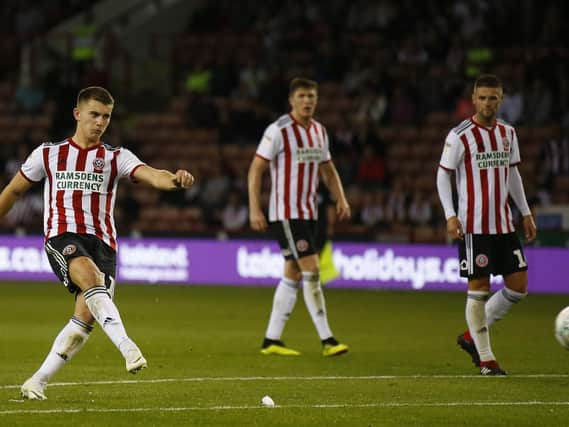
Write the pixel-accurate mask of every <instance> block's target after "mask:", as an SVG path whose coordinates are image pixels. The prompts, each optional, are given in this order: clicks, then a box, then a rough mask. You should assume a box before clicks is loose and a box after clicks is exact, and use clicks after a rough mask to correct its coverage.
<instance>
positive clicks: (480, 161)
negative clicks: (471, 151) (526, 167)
mask: <svg viewBox="0 0 569 427" xmlns="http://www.w3.org/2000/svg"><path fill="white" fill-rule="evenodd" d="M474 159H475V160H476V166H478V169H490V168H504V167H508V166H509V165H510V153H509V152H507V151H488V152H484V153H476V154H475V156H474Z"/></svg>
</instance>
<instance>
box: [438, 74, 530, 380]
mask: <svg viewBox="0 0 569 427" xmlns="http://www.w3.org/2000/svg"><path fill="white" fill-rule="evenodd" d="M502 98H503V90H502V83H501V82H500V80H499V79H498V78H497V77H496V76H494V75H491V74H485V75H481V76H480V77H479V78H478V79H477V80H476V82H475V84H474V93H473V94H472V102H473V103H474V106H475V108H476V114H475V115H474V116H473V117H471V118H470V119H467V120H464V121H463V122H462V123H461V124H459V125H458V126H457V127H455V128H454V129H452V130H451V131H450V132H449V134H448V136H447V138H446V141H445V146H444V150H443V154H442V157H441V161H440V165H439V166H440V167H439V169H438V173H437V189H438V193H439V197H440V199H441V203H442V205H443V208H444V211H445V217H446V219H447V232H448V235H449V237H450V238H451V239H458V241H459V246H458V247H459V250H458V252H459V260H460V275H461V276H462V277H466V278H467V279H468V293H467V299H466V323H467V325H468V330H467V331H466V332H465V333H463V334H461V335H459V336H458V340H457V342H458V344H459V345H460V347H461V348H462V349H463V350H464V351H466V352H467V353H468V354H469V355H470V356H471V358H472V361H473V362H474V364H475V365H476V366H477V367H479V369H480V374H482V375H506V371H504V370H503V369H502V368H501V367H500V365H499V364H498V362H497V361H496V357H495V356H494V353H493V352H492V348H491V346H490V334H489V329H490V326H491V325H492V324H494V322H496V321H497V320H500V319H501V318H503V317H504V316H505V315H506V313H507V312H508V311H509V310H510V308H511V307H512V306H513V305H514V304H515V303H517V302H519V301H520V300H521V299H523V298H524V297H525V296H526V295H527V281H528V279H527V268H528V267H527V261H526V259H525V257H524V252H523V248H522V244H521V243H520V240H519V238H518V236H517V234H516V233H515V230H514V225H513V223H512V212H511V210H510V206H509V205H508V197H511V198H512V199H513V200H514V202H515V203H516V206H517V207H518V209H519V210H520V212H521V214H522V215H523V220H522V221H523V223H522V225H523V231H524V235H525V238H526V240H527V241H532V240H533V239H535V236H536V227H535V223H534V221H533V217H532V215H531V212H530V209H529V206H528V203H527V200H526V196H525V192H524V187H523V184H522V178H521V176H520V173H519V171H518V168H517V165H518V164H519V163H520V161H521V160H520V149H519V146H518V137H517V135H516V131H515V130H514V128H513V127H512V126H510V125H508V124H507V123H504V122H502V121H500V120H496V114H497V112H498V108H499V106H500V103H501V102H502ZM452 171H454V172H455V174H456V183H457V193H458V215H457V213H456V212H455V209H454V205H453V200H452V188H451V172H452ZM491 274H494V275H502V276H503V277H504V282H505V286H504V288H503V289H501V290H500V291H498V292H496V293H494V295H492V297H490V298H489V296H490V275H491Z"/></svg>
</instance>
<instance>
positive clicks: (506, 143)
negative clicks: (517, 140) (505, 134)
mask: <svg viewBox="0 0 569 427" xmlns="http://www.w3.org/2000/svg"><path fill="white" fill-rule="evenodd" d="M502 144H504V151H510V146H511V144H510V140H509V139H508V138H504V139H502Z"/></svg>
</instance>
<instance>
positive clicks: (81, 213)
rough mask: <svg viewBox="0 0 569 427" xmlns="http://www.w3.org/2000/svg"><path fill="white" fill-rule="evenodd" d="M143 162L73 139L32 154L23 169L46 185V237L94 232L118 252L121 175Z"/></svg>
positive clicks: (128, 154) (129, 173)
mask: <svg viewBox="0 0 569 427" xmlns="http://www.w3.org/2000/svg"><path fill="white" fill-rule="evenodd" d="M142 165H144V163H143V162H141V161H140V160H139V159H138V157H136V156H135V155H134V154H133V153H132V152H131V151H129V150H127V149H125V148H120V147H118V148H113V147H110V146H108V145H106V144H102V143H101V144H99V145H96V146H94V147H91V148H89V149H83V148H81V147H79V146H78V145H77V144H76V143H75V142H74V141H73V140H72V139H71V138H69V139H67V140H65V141H61V142H56V143H52V142H46V143H44V144H42V145H40V146H39V147H37V148H36V149H35V150H34V151H32V153H31V154H30V155H29V157H28V158H27V160H26V161H25V162H24V164H23V165H22V167H21V169H20V173H21V174H22V175H23V176H24V177H25V178H26V179H28V180H29V181H30V182H34V183H36V182H39V181H41V180H43V179H45V183H44V194H43V196H44V214H43V216H44V234H45V238H46V239H49V238H51V237H54V236H57V235H59V234H62V233H65V232H67V231H69V232H72V233H78V234H92V235H95V236H97V237H98V238H99V239H101V240H102V241H103V242H105V243H106V244H107V245H109V246H110V247H112V248H113V249H115V250H116V248H117V232H116V227H115V221H114V216H113V211H114V207H115V199H116V194H117V191H116V190H117V183H118V181H119V179H120V178H122V177H125V176H132V174H133V173H134V171H135V170H136V169H137V168H138V167H139V166H142Z"/></svg>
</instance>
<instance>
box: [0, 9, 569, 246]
mask: <svg viewBox="0 0 569 427" xmlns="http://www.w3.org/2000/svg"><path fill="white" fill-rule="evenodd" d="M568 8H569V7H568V6H567V4H566V3H565V2H560V1H546V2H537V1H522V2H519V1H509V0H506V1H500V2H489V1H484V0H480V1H466V0H463V1H425V2H414V1H388V0H385V1H367V0H359V1H352V2H346V1H338V0H332V1H328V2H310V1H293V2H280V1H274V0H269V1H264V2H256V1H239V2H232V1H216V2H207V1H176V0H162V1H159V0H156V1H143V0H139V1H136V0H130V1H122V2H110V1H90V2H85V1H72V0H67V1H65V0H60V1H34V2H32V1H10V0H9V1H4V2H2V7H1V15H0V25H1V26H0V28H1V32H2V37H1V38H0V40H1V41H0V55H1V56H2V61H1V65H0V159H1V161H0V168H1V169H0V170H1V172H2V178H1V183H2V184H5V183H6V182H7V180H9V179H10V178H11V176H12V175H13V173H14V172H15V171H16V170H17V168H18V167H19V164H20V163H21V161H22V160H23V159H24V158H25V156H26V155H27V153H28V152H29V151H31V149H32V148H33V147H35V146H36V145H38V144H40V143H41V142H43V141H45V140H61V139H64V138H66V137H68V136H70V135H71V133H72V130H73V127H74V122H73V118H72V114H71V106H72V105H73V104H74V99H75V95H76V93H77V90H78V89H79V88H81V87H84V86H87V85H103V86H105V87H108V88H109V89H110V90H111V92H112V93H113V95H114V96H115V98H116V100H117V107H116V108H115V112H114V116H113V122H112V124H111V126H110V129H109V131H108V132H107V135H105V138H104V139H105V140H106V141H107V142H109V143H112V144H121V145H124V146H126V147H129V148H131V149H132V150H134V151H135V153H137V154H138V155H139V156H140V157H141V159H142V160H143V161H146V162H148V163H150V164H152V165H156V166H158V167H165V168H168V169H175V168H178V167H183V168H188V169H189V170H190V171H192V172H193V173H194V174H195V175H196V177H197V178H198V183H199V184H198V185H197V186H196V187H195V188H192V189H191V190H189V191H187V192H185V193H177V194H166V195H164V194H162V195H161V194H159V193H157V192H155V191H152V190H151V189H146V188H142V186H129V185H128V184H127V185H125V184H124V183H123V185H122V187H123V188H122V190H121V194H120V195H119V207H118V210H117V222H118V227H119V234H121V235H123V236H126V235H129V234H133V235H152V236H164V235H167V236H183V237H196V236H197V237H204V236H207V237H215V236H219V235H221V236H226V235H229V237H235V236H236V237H251V236H254V237H262V236H261V235H252V234H251V233H250V231H249V230H248V224H247V221H246V220H245V221H242V220H240V219H239V214H238V213H237V214H235V212H239V208H241V209H246V208H247V195H246V175H247V168H248V166H249V162H250V161H251V159H252V156H253V153H254V151H255V148H256V145H257V143H258V141H259V139H260V137H261V135H262V133H263V130H264V128H265V127H266V126H267V125H268V124H269V123H270V122H271V121H273V120H274V119H275V118H277V117H278V116H279V115H281V114H283V113H285V112H286V111H288V105H287V100H286V96H287V93H286V92H287V91H286V88H287V83H288V81H289V80H290V78H292V77H294V76H299V75H302V76H307V77H310V78H314V79H316V80H317V81H318V82H319V83H320V103H319V107H318V110H317V119H319V120H320V121H322V122H323V124H324V125H325V126H326V127H327V130H328V134H329V135H330V138H331V147H332V151H333V155H334V157H335V161H336V164H337V167H338V170H339V172H340V174H341V177H342V179H343V181H344V184H345V186H346V190H347V193H348V198H349V201H350V203H351V205H352V208H353V212H354V215H353V220H352V221H351V223H349V224H338V225H337V226H336V229H335V239H343V240H355V241H358V240H370V241H381V242H421V243H442V242H445V223H444V218H443V216H442V211H441V208H440V206H439V202H438V198H437V195H436V191H435V171H436V167H437V163H438V160H439V157H440V152H441V147H442V142H443V140H444V137H445V136H446V133H447V132H448V130H449V129H450V128H451V127H453V126H455V125H456V124H457V123H458V122H460V121H461V120H462V119H463V118H465V117H467V116H468V115H469V114H470V113H471V108H472V107H471V105H470V101H469V96H470V93H471V89H472V88H471V84H472V81H473V78H474V77H475V76H476V75H477V74H478V73H480V72H494V73H497V74H498V75H499V76H500V77H501V78H502V80H503V81H504V84H505V89H506V100H505V102H504V105H503V108H502V117H503V118H504V119H505V120H506V121H509V122H510V123H513V124H514V125H516V128H517V131H518V135H519V139H520V146H521V153H522V165H521V173H522V176H523V178H524V182H525V186H526V192H527V195H528V199H529V200H530V202H531V204H532V207H533V208H534V209H535V210H536V212H537V213H538V222H539V224H538V225H539V228H540V236H539V239H538V243H540V244H553V245H560V246H565V244H566V242H567V238H568V233H567V230H566V229H567V228H569V225H568V224H567V223H564V222H563V213H564V212H566V209H567V207H566V206H567V204H569V191H568V190H569V147H568V144H569V143H568V141H567V127H568V126H569V83H568V79H567V75H569V70H568V58H569V49H568V48H567V44H566V43H565V42H564V41H565V38H564V34H565V30H564V23H565V22H566V21H567V18H568V17H569V16H568ZM77 48H83V51H81V52H79V51H78V50H77ZM265 190H267V191H268V186H266V188H265ZM266 196H267V193H266V192H265V197H266ZM40 197H41V194H40V188H36V191H35V192H32V193H31V194H30V195H28V196H27V197H26V198H25V199H24V200H22V201H21V202H19V206H17V207H16V208H15V209H14V211H13V212H12V213H11V214H10V215H9V216H8V217H7V218H5V219H3V220H2V221H1V222H0V231H2V232H3V233H9V234H11V233H13V232H14V231H16V232H17V233H20V234H23V233H26V234H39V233H41V219H40V218H41V206H42V205H41V203H40V201H39V199H40ZM230 201H231V202H230ZM552 205H553V206H554V207H553V208H552V207H551V206H552ZM558 205H561V207H560V208H558V207H557V206H558ZM228 206H231V207H235V208H234V209H233V210H230V208H229V207H228ZM540 209H541V211H543V212H545V213H544V214H543V215H540V212H541V211H540ZM235 217H237V218H235ZM241 218H243V216H242V217H241ZM232 219H233V220H232Z"/></svg>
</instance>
